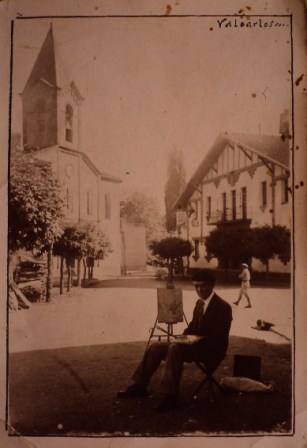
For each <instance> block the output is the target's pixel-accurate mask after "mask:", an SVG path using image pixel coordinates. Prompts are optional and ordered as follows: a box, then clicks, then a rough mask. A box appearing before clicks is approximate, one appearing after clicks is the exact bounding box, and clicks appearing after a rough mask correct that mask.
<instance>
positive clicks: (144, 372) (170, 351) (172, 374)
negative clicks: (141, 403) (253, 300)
mask: <svg viewBox="0 0 307 448" xmlns="http://www.w3.org/2000/svg"><path fill="white" fill-rule="evenodd" d="M193 281H194V285H195V289H196V292H197V294H198V296H199V299H198V300H197V302H196V305H195V308H194V311H193V318H192V321H191V322H190V324H189V325H188V327H187V328H186V329H185V331H184V334H186V335H198V336H203V338H200V339H199V340H197V341H196V342H194V343H192V344H185V343H182V342H181V341H180V338H178V339H177V340H176V339H175V340H174V341H171V342H166V341H163V342H154V343H153V344H151V345H150V346H149V349H148V350H147V352H146V353H145V355H144V358H143V360H142V361H141V363H140V364H139V366H138V367H137V369H136V371H135V373H134V374H133V376H132V379H133V381H134V383H135V384H133V385H131V386H129V387H128V389H126V390H124V391H120V392H118V394H117V395H118V397H121V398H133V397H144V396H146V395H147V386H148V385H149V382H150V379H151V377H152V375H153V374H154V372H155V371H156V370H157V368H158V367H159V365H160V363H161V361H162V360H165V365H164V369H163V372H162V378H161V384H160V388H161V392H162V393H163V394H164V399H163V401H162V403H161V404H160V405H159V406H158V407H157V409H156V411H157V412H164V411H170V410H172V409H175V408H176V407H178V392H179V384H180V378H181V373H182V370H183V364H184V362H194V361H202V362H205V363H206V364H208V363H209V364H210V363H215V362H219V361H220V360H221V359H222V358H223V356H224V355H225V353H226V350H227V347H228V336H229V330H230V325H231V321H232V312H231V306H230V305H229V304H228V303H227V302H225V301H224V300H222V299H221V298H220V297H219V296H218V295H217V294H215V292H214V290H213V288H214V285H215V278H214V276H213V275H212V274H211V273H209V272H206V271H200V272H197V273H196V274H195V275H194V277H193Z"/></svg>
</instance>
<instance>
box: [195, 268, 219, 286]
mask: <svg viewBox="0 0 307 448" xmlns="http://www.w3.org/2000/svg"><path fill="white" fill-rule="evenodd" d="M193 282H209V283H211V284H212V285H214V284H215V277H214V275H213V274H212V273H211V272H210V271H205V270H201V271H197V272H195V274H194V275H193Z"/></svg>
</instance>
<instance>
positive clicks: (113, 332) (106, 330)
mask: <svg viewBox="0 0 307 448" xmlns="http://www.w3.org/2000/svg"><path fill="white" fill-rule="evenodd" d="M133 281H135V277H134V278H129V277H128V278H122V279H115V280H112V283H110V285H111V287H108V286H107V285H108V284H109V283H108V281H107V280H106V281H104V282H101V283H99V284H98V285H97V286H96V287H91V288H73V289H72V290H71V292H70V293H69V294H68V295H63V296H59V295H57V291H55V296H54V298H53V301H52V302H51V303H36V304H33V305H32V307H31V309H29V310H21V311H17V312H12V313H10V315H9V352H20V351H28V350H38V349H48V348H61V347H75V346H86V345H97V344H110V343H120V342H136V341H145V340H147V339H148V337H149V330H150V328H151V327H152V326H153V325H154V322H155V319H156V315H157V291H156V287H152V285H154V286H156V285H157V287H164V286H165V284H164V282H162V281H156V283H154V282H155V280H153V279H150V278H148V279H146V278H143V279H142V284H144V287H133V283H132V282H133ZM116 284H119V285H120V287H116ZM147 284H148V285H150V286H151V287H146V285H147ZM131 286H132V287H131ZM216 292H217V294H219V295H220V296H221V297H222V298H223V299H225V300H226V301H227V302H229V303H230V304H231V305H232V309H233V322H232V327H231V332H230V334H231V335H234V336H243V337H249V338H255V339H261V340H265V341H267V342H272V343H284V342H285V343H286V342H289V339H291V340H292V331H293V320H292V315H293V297H292V292H291V289H289V288H270V287H268V288H258V287H257V288H251V292H250V296H251V299H252V308H251V309H246V308H244V306H245V304H246V303H245V301H244V300H245V299H244V298H243V299H242V300H241V303H240V305H239V306H238V307H237V306H235V305H233V302H234V301H235V300H236V299H237V295H238V288H233V287H232V288H227V287H223V286H217V287H216ZM196 300H197V296H196V293H195V291H193V289H192V288H191V287H190V285H187V286H185V285H183V309H184V313H185V315H186V318H187V320H188V321H190V319H191V317H192V311H193V308H194V305H195V302H196ZM258 319H262V320H265V321H268V322H272V323H274V324H275V326H274V327H272V329H273V330H274V332H273V331H258V330H255V329H253V328H252V327H254V326H255V325H256V322H257V320H258ZM185 326H186V325H185V323H178V324H176V325H175V326H174V331H175V332H176V333H178V334H180V333H181V332H182V331H183V329H184V328H185ZM278 333H279V334H278Z"/></svg>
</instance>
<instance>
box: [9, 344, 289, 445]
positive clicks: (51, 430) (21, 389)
mask: <svg viewBox="0 0 307 448" xmlns="http://www.w3.org/2000/svg"><path fill="white" fill-rule="evenodd" d="M145 346H146V342H136V343H122V344H108V345H96V346H88V347H70V348H62V349H56V350H42V351H32V352H22V353H14V354H11V355H10V359H9V423H10V434H12V435H13V434H20V435H24V436H50V435H52V436H61V435H65V436H80V435H83V436H94V435H98V436H108V437H109V436H113V437H116V436H152V437H154V436H164V437H165V436H179V435H189V436H191V435H192V436H193V435H195V436H197V435H206V434H217V435H225V434H226V435H227V434H229V435H232V434H257V435H260V434H289V433H291V431H292V415H291V408H292V386H291V384H292V381H291V378H292V374H291V364H292V363H291V345H290V344H269V343H266V342H265V341H261V340H254V339H250V338H242V337H236V336H232V337H231V338H230V345H229V350H228V354H227V357H226V359H225V360H224V361H223V363H222V364H221V365H220V367H219V368H218V370H217V371H216V374H215V377H216V378H217V379H218V380H220V379H221V378H222V377H224V376H232V369H233V358H234V355H235V354H248V355H255V356H261V359H262V370H261V373H262V378H261V380H262V381H263V382H266V381H272V380H273V381H274V382H275V383H276V386H277V390H276V392H275V393H273V394H260V393H258V394H255V393H250V394H248V393H234V392H233V393H228V394H227V395H222V394H221V393H220V392H218V393H217V396H216V401H215V403H213V404H212V403H210V402H209V401H208V397H207V393H206V390H204V389H202V391H201V392H200V394H199V396H198V397H197V399H193V398H192V396H191V394H192V392H193V390H195V387H197V384H198V382H199V381H200V380H201V378H202V373H201V372H200V371H199V369H198V368H197V367H196V366H195V365H194V364H186V366H185V369H184V373H183V377H182V381H181V390H180V399H181V406H180V408H179V409H178V410H175V411H173V412H170V413H167V414H156V413H155V411H154V408H155V406H156V405H157V404H158V403H159V401H160V399H161V396H160V395H159V393H158V384H159V370H158V371H157V372H156V374H155V375H154V377H153V379H152V382H151V385H150V396H149V397H147V398H144V399H130V400H123V399H121V400H120V399H117V397H116V393H117V391H118V390H119V389H123V388H125V387H126V386H128V385H129V384H130V380H129V376H130V375H131V374H132V373H133V370H134V368H135V367H136V366H137V364H138V362H139V360H140V358H141V356H142V355H143V352H144V349H145ZM161 368H162V366H161V367H160V369H161Z"/></svg>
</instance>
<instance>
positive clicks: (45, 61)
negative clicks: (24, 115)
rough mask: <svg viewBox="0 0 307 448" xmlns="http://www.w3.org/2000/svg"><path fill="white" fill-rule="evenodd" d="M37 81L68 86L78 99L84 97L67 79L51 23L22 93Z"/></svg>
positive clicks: (59, 87)
mask: <svg viewBox="0 0 307 448" xmlns="http://www.w3.org/2000/svg"><path fill="white" fill-rule="evenodd" d="M38 81H40V82H43V83H45V84H47V85H48V86H49V87H51V88H57V89H62V88H63V87H66V86H70V88H71V89H72V91H73V93H74V95H76V97H77V99H78V100H83V99H84V98H83V97H82V95H81V94H80V92H79V90H78V88H77V87H76V85H75V83H74V82H73V81H71V80H70V79H69V77H68V76H67V74H66V72H65V63H63V61H62V60H61V55H60V51H59V46H58V45H57V44H56V41H55V39H54V35H53V29H52V25H50V28H49V31H48V33H47V36H46V38H45V40H44V43H43V45H42V47H41V49H40V52H39V54H38V56H37V58H36V61H35V63H34V66H33V69H32V72H31V74H30V76H29V78H28V81H27V83H26V85H25V88H24V90H23V92H22V95H23V94H24V93H25V92H26V91H27V90H28V88H31V87H32V86H33V85H35V84H36V83H37V82H38Z"/></svg>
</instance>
